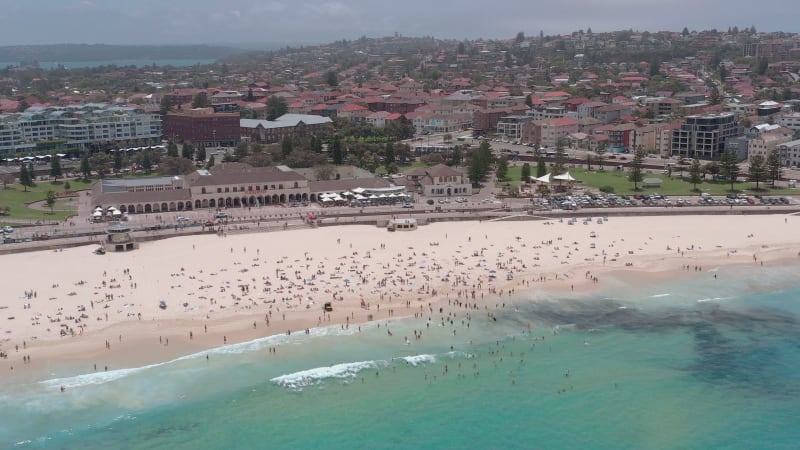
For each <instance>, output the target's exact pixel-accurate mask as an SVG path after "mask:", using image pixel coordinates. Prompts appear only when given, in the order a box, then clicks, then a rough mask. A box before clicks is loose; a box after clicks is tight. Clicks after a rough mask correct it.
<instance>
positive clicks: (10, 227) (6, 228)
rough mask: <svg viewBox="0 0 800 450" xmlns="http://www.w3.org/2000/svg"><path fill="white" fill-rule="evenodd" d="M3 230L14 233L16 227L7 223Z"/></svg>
mask: <svg viewBox="0 0 800 450" xmlns="http://www.w3.org/2000/svg"><path fill="white" fill-rule="evenodd" d="M3 232H4V233H13V232H14V227H12V226H10V225H7V226H5V227H3Z"/></svg>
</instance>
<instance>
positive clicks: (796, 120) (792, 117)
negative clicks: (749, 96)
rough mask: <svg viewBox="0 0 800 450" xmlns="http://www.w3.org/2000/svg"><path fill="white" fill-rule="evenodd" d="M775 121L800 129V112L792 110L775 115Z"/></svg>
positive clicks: (781, 124)
mask: <svg viewBox="0 0 800 450" xmlns="http://www.w3.org/2000/svg"><path fill="white" fill-rule="evenodd" d="M775 123H776V124H778V125H780V126H782V127H786V128H790V129H792V130H794V131H800V112H792V113H787V114H783V115H780V116H776V117H775Z"/></svg>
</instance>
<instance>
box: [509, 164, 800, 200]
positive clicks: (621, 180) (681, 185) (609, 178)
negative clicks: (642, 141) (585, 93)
mask: <svg viewBox="0 0 800 450" xmlns="http://www.w3.org/2000/svg"><path fill="white" fill-rule="evenodd" d="M535 171H536V166H535V165H533V166H532V167H531V175H532V176H535V175H536V173H535ZM521 172H522V167H521V166H516V167H509V168H508V172H507V175H506V178H507V179H508V180H509V181H498V182H497V186H498V187H501V186H505V185H506V184H509V185H510V186H511V187H512V188H516V186H518V185H519V183H520V181H519V177H520V174H521ZM569 173H570V174H571V175H572V176H573V177H575V178H576V179H578V180H579V181H581V182H582V183H581V184H582V185H583V186H584V187H587V188H592V189H600V187H603V186H609V187H612V188H613V189H614V193H616V194H636V193H640V194H644V193H654V192H658V193H659V194H663V195H699V194H700V192H708V193H709V194H711V195H725V194H727V193H729V192H731V190H730V188H731V184H730V183H728V182H725V181H710V180H707V181H705V182H703V183H700V184H698V185H697V190H694V186H692V184H691V183H689V182H688V181H681V180H680V178H678V173H675V174H674V175H673V177H672V178H670V177H668V176H666V175H663V174H661V173H657V174H656V173H647V172H645V173H643V174H642V178H658V179H660V180H661V186H660V187H652V188H651V187H648V188H643V187H642V183H638V184H639V190H638V191H634V190H633V183H632V182H630V181H628V172H621V171H618V170H604V171H591V172H589V171H587V170H586V169H579V168H570V169H569ZM688 176H689V174H688V171H687V172H684V177H688ZM755 186H756V185H755V183H747V182H737V183H734V185H733V188H734V192H742V193H745V194H751V195H755V194H761V195H797V194H800V190H797V189H786V188H777V189H771V188H769V186H768V184H766V183H759V190H756V189H755Z"/></svg>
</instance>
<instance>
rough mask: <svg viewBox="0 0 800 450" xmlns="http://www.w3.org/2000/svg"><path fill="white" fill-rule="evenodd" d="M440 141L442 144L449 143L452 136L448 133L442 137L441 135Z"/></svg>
mask: <svg viewBox="0 0 800 450" xmlns="http://www.w3.org/2000/svg"><path fill="white" fill-rule="evenodd" d="M442 140H443V141H444V142H450V141H452V140H453V135H452V134H450V133H445V134H444V135H442Z"/></svg>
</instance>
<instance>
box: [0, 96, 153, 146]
mask: <svg viewBox="0 0 800 450" xmlns="http://www.w3.org/2000/svg"><path fill="white" fill-rule="evenodd" d="M139 139H142V140H147V141H151V142H156V141H160V139H161V117H160V116H159V115H158V114H151V113H147V112H145V111H144V110H142V109H139V108H132V107H124V106H112V105H108V104H105V103H88V104H85V105H73V106H61V107H31V108H28V109H27V110H25V112H23V113H18V114H8V115H3V116H0V153H18V152H27V151H31V150H33V149H35V148H36V144H37V143H39V142H45V141H61V144H60V145H63V146H64V147H66V148H78V147H81V146H83V145H86V144H91V143H99V142H115V141H130V140H139Z"/></svg>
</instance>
